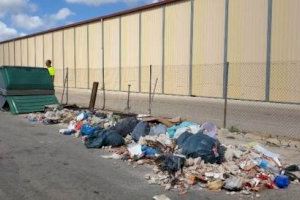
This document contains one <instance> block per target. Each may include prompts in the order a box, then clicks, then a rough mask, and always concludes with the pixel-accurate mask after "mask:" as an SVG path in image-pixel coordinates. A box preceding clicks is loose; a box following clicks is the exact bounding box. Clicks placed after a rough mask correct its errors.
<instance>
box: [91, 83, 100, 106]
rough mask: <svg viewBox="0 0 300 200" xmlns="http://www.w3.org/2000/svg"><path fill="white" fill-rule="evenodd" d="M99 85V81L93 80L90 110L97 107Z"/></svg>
mask: <svg viewBox="0 0 300 200" xmlns="http://www.w3.org/2000/svg"><path fill="white" fill-rule="evenodd" d="M98 85H99V82H93V88H92V93H91V98H90V104H89V110H90V111H93V110H94V109H95V103H96V98H97V92H98Z"/></svg>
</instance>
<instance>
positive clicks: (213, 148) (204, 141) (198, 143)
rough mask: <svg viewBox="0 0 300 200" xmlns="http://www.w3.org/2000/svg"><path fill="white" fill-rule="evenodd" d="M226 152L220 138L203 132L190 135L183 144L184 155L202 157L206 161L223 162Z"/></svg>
mask: <svg viewBox="0 0 300 200" xmlns="http://www.w3.org/2000/svg"><path fill="white" fill-rule="evenodd" d="M224 152H225V151H224V149H223V148H222V147H221V145H220V142H219V141H218V140H216V139H213V138H211V137H210V136H208V135H206V134H203V133H202V132H198V133H197V134H195V135H192V136H190V137H188V138H187V139H186V141H185V142H184V144H183V146H182V153H183V154H184V155H186V156H187V157H191V158H198V157H201V159H202V160H204V162H206V163H207V162H208V163H218V164H220V163H222V162H223V158H224Z"/></svg>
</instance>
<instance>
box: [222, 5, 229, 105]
mask: <svg viewBox="0 0 300 200" xmlns="http://www.w3.org/2000/svg"><path fill="white" fill-rule="evenodd" d="M228 8H229V0H225V23H224V58H223V62H224V66H223V68H224V70H223V98H224V99H225V93H226V91H225V90H226V87H225V84H226V83H225V79H226V76H227V75H226V68H227V66H226V65H227V51H228Z"/></svg>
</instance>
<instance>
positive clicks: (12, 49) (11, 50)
mask: <svg viewBox="0 0 300 200" xmlns="http://www.w3.org/2000/svg"><path fill="white" fill-rule="evenodd" d="M8 47H9V65H11V66H14V65H15V45H14V42H9V43H8Z"/></svg>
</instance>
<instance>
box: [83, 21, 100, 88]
mask: <svg viewBox="0 0 300 200" xmlns="http://www.w3.org/2000/svg"><path fill="white" fill-rule="evenodd" d="M86 32H87V70H88V73H87V88H88V89H90V45H89V42H90V41H89V40H90V39H89V34H90V33H89V32H90V31H89V25H86ZM93 87H94V85H93ZM97 89H98V85H97Z"/></svg>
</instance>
